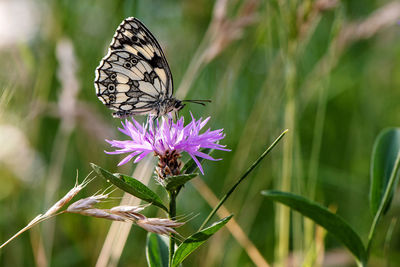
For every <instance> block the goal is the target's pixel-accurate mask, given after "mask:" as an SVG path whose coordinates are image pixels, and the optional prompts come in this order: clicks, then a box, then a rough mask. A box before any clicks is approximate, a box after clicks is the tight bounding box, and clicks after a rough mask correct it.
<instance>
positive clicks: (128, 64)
mask: <svg viewBox="0 0 400 267" xmlns="http://www.w3.org/2000/svg"><path fill="white" fill-rule="evenodd" d="M124 67H125V68H127V69H130V68H131V67H132V64H131V63H130V62H125V63H124Z"/></svg>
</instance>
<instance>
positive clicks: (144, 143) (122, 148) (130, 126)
mask: <svg viewBox="0 0 400 267" xmlns="http://www.w3.org/2000/svg"><path fill="white" fill-rule="evenodd" d="M209 120H210V117H208V118H207V119H205V120H202V119H201V118H200V119H199V120H196V119H195V118H194V117H193V115H192V121H191V122H190V123H189V124H188V125H186V126H185V125H184V118H183V117H181V118H180V119H179V120H178V121H177V122H173V120H172V118H164V117H163V118H162V119H161V122H159V121H158V120H156V121H154V120H153V118H152V117H148V119H147V121H146V124H145V125H141V124H140V123H138V122H137V121H136V120H135V119H134V118H132V122H130V121H129V120H125V123H123V122H122V126H123V127H122V128H119V130H120V131H121V132H122V133H124V134H126V135H127V136H129V137H130V140H124V141H118V140H106V141H107V142H108V143H109V144H111V146H112V147H116V148H118V149H117V150H116V151H113V152H106V153H107V154H122V153H129V155H128V156H126V157H125V158H124V159H123V160H122V161H121V162H120V163H119V164H118V166H120V165H123V164H125V163H127V162H128V161H129V160H131V159H133V158H134V157H136V158H135V159H134V161H133V162H134V163H137V162H139V161H140V160H141V159H143V158H144V157H145V156H146V155H148V154H149V153H154V154H155V155H156V156H158V157H159V158H160V163H159V165H160V164H164V163H165V162H164V163H161V162H162V160H164V161H167V162H166V165H168V159H169V158H173V159H177V158H179V157H180V153H182V152H186V153H188V154H189V155H190V156H191V157H192V158H193V160H194V161H195V162H196V164H197V166H198V167H199V169H200V171H201V173H202V174H204V172H203V168H202V166H201V164H200V162H199V160H198V159H197V157H200V158H204V159H208V160H220V159H214V158H212V157H211V156H210V155H208V154H205V153H202V152H201V151H200V149H201V148H210V149H218V150H224V151H230V150H229V149H226V148H225V146H224V145H220V144H218V143H217V142H218V141H219V140H221V139H223V138H224V137H225V134H224V133H223V129H219V130H214V131H211V130H210V129H208V130H206V131H204V132H203V133H200V131H201V129H202V128H203V127H204V126H205V125H206V124H207V122H208V121H209ZM154 122H155V123H154ZM175 167H176V168H179V166H175ZM171 173H172V174H173V175H176V173H175V172H174V171H172V172H171Z"/></svg>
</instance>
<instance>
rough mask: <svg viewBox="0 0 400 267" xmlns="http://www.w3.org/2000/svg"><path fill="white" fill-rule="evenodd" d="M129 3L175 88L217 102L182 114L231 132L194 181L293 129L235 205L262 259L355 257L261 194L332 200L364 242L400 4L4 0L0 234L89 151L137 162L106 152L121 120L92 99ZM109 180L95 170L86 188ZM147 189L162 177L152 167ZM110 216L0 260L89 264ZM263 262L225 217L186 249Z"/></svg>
mask: <svg viewBox="0 0 400 267" xmlns="http://www.w3.org/2000/svg"><path fill="white" fill-rule="evenodd" d="M129 16H135V17H137V18H139V19H140V20H141V21H142V22H143V23H144V24H145V25H146V26H147V27H148V28H149V29H150V30H151V32H152V33H153V34H154V35H155V36H156V38H157V39H158V40H159V42H160V44H161V46H162V47H163V49H164V52H165V54H166V57H167V59H168V62H169V65H170V67H171V71H172V73H173V77H174V82H175V92H176V94H177V96H178V97H182V96H184V95H186V92H188V93H187V95H186V96H185V98H186V99H211V100H212V103H211V104H209V105H207V106H206V107H202V106H197V105H190V104H189V105H188V106H187V107H186V108H185V109H184V110H183V112H182V113H181V114H182V115H184V116H188V115H189V111H191V112H192V113H193V114H194V116H195V117H197V118H199V117H203V118H205V117H208V116H211V117H212V119H211V121H210V122H209V126H210V127H212V128H224V130H225V133H226V139H225V140H223V142H222V143H223V144H226V145H227V146H228V147H229V148H230V149H232V152H229V153H227V152H221V151H217V152H215V154H214V156H215V157H217V158H223V160H222V161H219V162H207V163H205V164H204V165H203V166H204V168H205V173H206V174H205V176H204V177H201V178H196V179H202V180H203V181H204V182H205V183H206V184H207V185H208V187H209V188H210V189H211V190H212V191H213V192H214V193H215V194H216V196H219V197H220V196H222V195H223V194H224V193H225V192H226V190H227V189H228V188H229V187H230V186H231V185H232V184H233V183H234V182H235V181H236V179H237V177H238V176H239V175H240V174H241V173H243V172H244V171H245V169H246V168H247V166H248V165H250V164H251V163H252V162H253V161H254V160H255V159H256V158H257V155H258V154H260V153H262V151H264V150H265V148H266V146H267V145H269V144H270V143H271V142H272V140H273V139H274V138H275V137H277V136H278V135H279V133H280V132H281V131H283V130H284V129H286V128H288V129H289V134H288V135H287V136H285V138H284V139H283V140H282V142H281V143H280V144H279V145H278V146H277V148H276V149H274V151H273V152H272V153H271V154H270V155H269V156H268V157H267V158H266V159H265V160H264V161H263V162H262V164H261V165H260V166H259V167H258V168H257V169H256V170H255V171H254V172H253V173H252V175H251V177H248V178H247V179H248V180H246V181H245V182H244V183H243V184H242V185H241V186H240V187H239V189H238V190H237V191H236V192H235V193H234V194H233V196H232V198H231V199H230V200H229V201H228V202H227V204H226V207H227V208H228V209H229V211H230V212H232V213H233V214H235V217H234V218H235V219H236V221H237V223H238V224H239V226H240V227H241V229H242V230H243V232H244V234H245V236H247V237H248V240H250V241H251V242H252V243H253V245H254V246H255V247H256V248H257V249H258V251H259V253H260V254H261V255H262V256H263V258H264V260H265V261H266V262H268V263H269V264H274V263H275V264H276V266H302V265H303V264H304V266H320V265H323V266H355V263H354V260H353V259H352V257H351V255H350V254H349V253H348V252H347V251H345V250H344V249H343V247H342V246H341V245H340V244H339V243H338V242H337V241H336V240H335V239H334V238H332V237H331V236H329V235H327V236H326V237H325V238H324V237H321V236H318V235H317V236H315V234H314V233H313V230H312V229H313V227H314V226H311V228H310V227H308V226H307V222H305V221H304V220H303V218H302V217H300V216H299V215H298V214H296V213H293V214H292V215H291V217H290V220H289V217H287V215H286V217H285V216H283V217H282V216H278V214H285V212H283V213H282V210H281V209H280V208H279V206H276V205H273V204H272V203H271V202H270V201H267V200H265V199H264V198H263V197H262V196H261V195H260V191H261V190H264V189H280V190H284V191H292V192H295V193H297V194H301V195H304V196H306V197H309V198H312V199H315V200H316V201H318V202H320V203H321V204H323V205H325V206H329V207H331V208H333V209H336V210H337V213H338V214H339V215H341V216H342V217H344V218H345V219H346V220H347V221H349V222H350V223H351V225H352V226H353V227H354V228H355V229H356V231H357V232H358V233H359V234H360V235H361V236H362V237H363V238H364V241H365V239H366V237H367V234H368V229H369V226H370V223H371V221H372V216H371V215H370V211H369V207H368V193H369V192H368V190H369V189H368V188H369V164H370V157H371V152H372V146H373V141H374V139H375V137H376V136H377V134H378V133H379V131H380V130H382V129H383V128H385V127H390V126H399V125H400V105H399V103H400V101H399V99H400V90H399V87H400V78H399V77H400V45H399V42H400V25H399V24H398V21H399V20H400V2H398V1H393V2H391V1H379V0H375V1H374V0H367V1H361V0H346V1H334V0H317V1H312V0H305V1H300V0H286V1H285V0H271V1H265V0H264V1H263V0H230V1H229V0H226V1H225V0H220V1H210V0H197V1H161V0H158V1H131V0H125V1H123V0H119V1H105V0H104V1H93V0H86V1H73V0H53V1H52V0H41V1H39V0H36V1H35V0H2V1H0V56H1V61H0V62H1V63H0V137H1V139H0V140H1V141H0V142H1V146H0V182H1V184H0V211H1V217H0V240H1V242H4V241H6V240H7V239H8V238H9V237H11V236H12V235H13V234H14V233H16V232H17V231H18V230H19V229H21V228H23V227H24V226H25V225H26V224H27V223H28V222H29V221H30V220H31V219H32V218H34V217H35V216H36V215H37V214H39V213H42V212H44V211H45V210H46V209H47V208H48V207H50V206H51V205H52V204H53V203H54V202H55V201H56V200H57V199H59V198H60V197H62V196H63V195H64V194H65V193H66V192H67V191H68V190H69V189H70V188H72V187H73V185H74V183H75V177H76V171H77V170H79V178H80V180H82V179H83V178H84V177H85V176H86V175H87V174H88V173H89V172H90V166H89V163H90V162H94V163H96V164H98V165H100V166H102V167H104V168H107V169H109V170H111V171H113V172H123V173H127V174H131V173H132V171H133V170H134V168H135V165H133V164H131V163H129V164H126V165H124V166H122V167H120V168H117V167H116V165H117V163H118V162H119V160H120V159H121V158H122V156H121V157H120V156H107V155H105V153H104V152H103V151H104V150H108V149H110V148H109V146H108V145H107V144H106V142H104V139H105V138H109V139H111V138H117V137H119V138H122V136H121V135H120V134H119V133H118V131H117V127H118V126H119V125H120V120H118V119H114V118H112V117H111V115H110V113H111V112H110V110H108V109H107V108H106V107H105V106H104V105H103V104H102V103H101V102H100V101H98V99H97V97H96V95H95V89H94V85H93V80H94V70H95V68H96V67H97V66H98V64H99V62H100V60H101V59H102V57H103V56H104V55H105V54H106V52H107V47H108V45H109V43H110V42H111V39H112V36H113V35H114V31H115V29H116V28H117V26H118V25H119V23H120V22H121V21H122V20H123V19H124V18H125V17H129ZM141 119H143V118H141ZM138 178H140V177H138ZM107 186H108V184H107V183H106V182H105V181H103V180H101V179H100V178H98V179H96V180H95V181H94V182H92V183H91V184H90V185H89V186H88V187H87V188H86V189H85V190H83V191H82V192H81V193H80V195H79V196H78V197H86V196H89V195H92V194H94V193H95V192H97V191H98V190H100V189H104V188H106V187H107ZM150 187H152V188H155V189H157V188H158V186H157V185H156V184H155V182H154V180H153V179H151V180H150ZM196 188H197V187H194V186H193V185H191V184H189V185H188V186H186V187H185V189H184V190H183V193H182V194H181V195H180V196H179V199H178V214H181V215H185V216H188V215H189V216H193V215H195V218H194V219H192V220H190V221H189V222H188V223H187V225H185V226H184V227H182V228H181V229H180V233H181V234H182V235H184V236H187V235H189V234H190V233H191V232H193V231H194V230H195V229H197V228H198V227H199V225H200V223H201V222H202V221H203V220H204V218H205V216H206V215H207V214H208V212H209V211H210V207H209V206H208V204H207V202H206V201H205V200H204V199H203V197H202V194H201V193H202V192H201V190H200V192H199V190H197V189H196ZM397 195H399V194H397ZM113 196H115V197H120V196H122V192H121V191H116V192H115V193H113ZM77 199H78V198H77ZM118 201H119V200H118V199H116V200H115V202H114V203H113V204H116V203H118ZM107 204H108V203H107ZM399 204H400V199H399V197H395V199H394V202H393V207H392V209H391V210H390V211H389V213H388V214H387V215H386V217H385V218H384V220H383V221H382V223H381V224H380V226H379V228H378V234H377V236H376V241H375V242H374V245H373V248H372V256H371V260H370V266H389V265H390V266H396V263H397V264H398V262H400V252H399V251H400V243H399V240H400V239H399V235H400V232H399V225H398V224H396V222H397V221H396V217H398V215H399V212H400V206H399ZM146 214H147V215H149V216H155V215H156V214H157V210H156V209H154V208H149V209H148V211H147V213H146ZM157 215H159V216H162V214H157ZM110 224H111V222H109V221H105V220H101V219H96V218H89V217H83V216H79V215H61V216H59V217H57V218H55V219H52V220H51V222H50V223H48V222H46V223H43V224H41V225H40V226H38V227H35V228H34V229H33V230H31V231H29V232H27V233H24V234H23V235H21V236H20V237H19V238H17V239H16V240H14V241H13V242H12V243H10V244H9V245H8V246H6V247H5V248H3V249H2V250H1V251H0V265H1V266H95V265H96V262H97V263H98V258H99V255H100V251H101V249H102V247H103V243H104V240H105V238H106V235H107V232H108V229H109V227H110ZM388 228H390V229H391V231H389V232H388ZM310 229H311V230H310ZM279 233H286V234H287V236H286V237H285V234H284V235H283V236H282V234H279ZM145 237H146V233H145V231H144V230H142V229H139V228H137V227H135V226H134V227H133V228H132V231H131V233H130V235H129V237H128V239H127V242H126V244H125V247H124V249H123V251H122V255H121V257H120V258H119V257H117V258H118V260H114V261H111V263H108V264H109V265H108V266H116V265H118V266H145V265H146V258H145ZM285 240H286V241H285ZM321 240H322V241H321ZM285 242H288V245H285ZM318 242H319V243H318ZM315 244H322V245H323V247H324V249H323V250H320V251H319V253H318V255H319V256H320V257H321V258H322V259H320V258H318V257H317V256H315V255H312V253H310V248H312V247H313V245H315ZM279 251H280V252H279ZM310 255H311V256H310ZM257 264H258V265H259V266H265V265H262V262H261V263H260V262H255V261H254V260H253V259H252V258H251V257H249V254H248V247H247V246H246V245H243V243H240V242H238V241H237V239H235V238H233V237H232V234H231V233H230V232H229V231H228V229H223V230H222V231H221V232H219V233H218V234H217V235H215V236H214V237H212V239H210V240H209V241H208V242H207V243H206V244H205V246H203V247H202V248H201V249H200V250H199V251H198V252H197V253H195V254H193V255H191V256H190V257H189V258H188V259H187V260H186V261H185V262H184V266H254V265H257ZM307 264H308V265H307ZM97 266H101V265H99V263H98V265H97Z"/></svg>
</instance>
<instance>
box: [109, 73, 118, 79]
mask: <svg viewBox="0 0 400 267" xmlns="http://www.w3.org/2000/svg"><path fill="white" fill-rule="evenodd" d="M116 78H117V74H115V73H113V74H111V76H110V79H111V80H113V81H115V79H116Z"/></svg>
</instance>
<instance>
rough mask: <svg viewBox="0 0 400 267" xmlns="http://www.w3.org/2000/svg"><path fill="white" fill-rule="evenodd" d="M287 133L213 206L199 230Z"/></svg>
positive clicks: (277, 139) (281, 135)
mask: <svg viewBox="0 0 400 267" xmlns="http://www.w3.org/2000/svg"><path fill="white" fill-rule="evenodd" d="M287 132H288V130H285V131H283V132H282V133H281V134H280V135H279V136H278V138H276V139H275V141H274V142H272V144H271V145H270V146H269V147H268V148H267V150H265V151H264V152H263V153H262V154H261V155H260V156H259V157H258V159H257V160H256V161H255V162H254V163H253V164H252V165H251V166H250V167H249V168H248V169H247V171H246V172H245V173H244V174H243V175H242V176H241V177H240V178H239V179H238V181H237V182H236V183H235V184H234V185H233V186H232V187H231V189H230V190H229V191H228V192H227V193H226V194H225V196H223V197H222V199H221V200H220V201H219V203H218V205H217V206H215V208H214V209H213V210H212V211H211V212H210V214H209V215H208V217H207V218H206V219H205V220H204V222H203V223H202V225H201V226H200V228H199V230H201V229H203V228H204V227H205V226H206V225H207V223H208V222H209V221H210V220H211V218H212V217H213V216H214V214H215V213H216V212H217V210H218V209H219V208H220V207H221V206H222V205H223V204H224V202H225V201H226V200H227V199H228V197H229V196H230V195H231V194H232V193H233V191H235V189H236V187H238V185H239V184H240V183H241V182H242V181H243V180H244V178H246V177H247V175H249V174H250V173H251V171H252V170H253V169H254V168H255V167H256V166H257V165H258V164H259V163H260V162H261V160H263V159H264V157H265V156H266V155H268V153H269V152H270V151H271V150H272V149H273V148H274V147H275V145H276V144H278V142H279V141H280V140H281V139H282V137H283V136H284V135H285V134H286V133H287Z"/></svg>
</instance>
